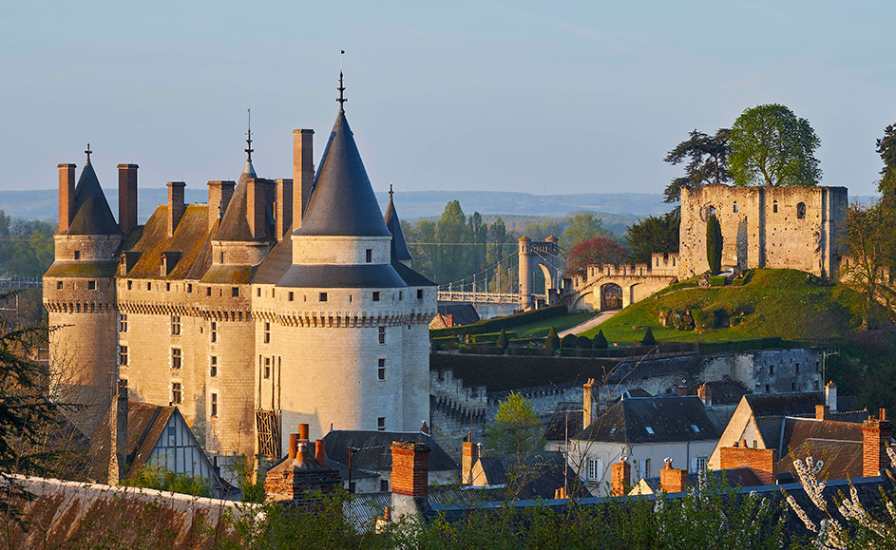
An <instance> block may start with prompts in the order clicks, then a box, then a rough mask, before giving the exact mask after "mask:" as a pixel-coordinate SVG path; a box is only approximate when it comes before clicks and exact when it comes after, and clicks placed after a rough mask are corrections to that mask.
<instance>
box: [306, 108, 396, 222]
mask: <svg viewBox="0 0 896 550" xmlns="http://www.w3.org/2000/svg"><path fill="white" fill-rule="evenodd" d="M294 234H296V235H348V236H359V237H388V236H390V235H391V233H390V232H389V228H387V227H386V223H385V221H383V213H382V211H380V206H379V203H377V200H376V196H375V195H374V193H373V187H372V186H371V184H370V179H369V178H368V177H367V171H366V170H365V169H364V162H363V161H362V160H361V153H360V152H359V151H358V145H357V144H356V143H355V138H354V136H353V135H352V130H351V128H350V127H349V124H348V120H347V119H346V118H345V113H344V112H342V111H340V112H339V114H338V116H337V117H336V123H335V124H334V125H333V130H332V131H331V132H330V138H329V140H328V141H327V145H326V147H325V149H324V153H323V157H322V158H321V162H320V168H319V169H318V171H317V174H316V176H315V184H314V192H313V193H312V194H311V201H310V202H309V203H308V207H307V208H306V210H305V214H304V216H303V217H302V226H301V227H300V228H298V229H296V231H295V233H294Z"/></svg>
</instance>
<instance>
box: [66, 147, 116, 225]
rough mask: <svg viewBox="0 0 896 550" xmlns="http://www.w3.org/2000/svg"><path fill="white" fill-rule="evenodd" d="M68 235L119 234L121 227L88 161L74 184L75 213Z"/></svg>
mask: <svg viewBox="0 0 896 550" xmlns="http://www.w3.org/2000/svg"><path fill="white" fill-rule="evenodd" d="M66 234H68V235H120V234H121V228H119V227H118V222H116V221H115V216H113V215H112V210H111V209H110V208H109V203H108V202H106V195H105V194H104V193H103V189H102V187H100V182H99V180H98V179H97V177H96V172H94V170H93V165H92V164H90V162H89V161H88V162H87V164H86V165H85V166H84V169H83V170H81V177H79V178H78V184H77V185H76V186H75V215H74V216H73V217H72V223H71V224H70V225H69V228H68V231H66Z"/></svg>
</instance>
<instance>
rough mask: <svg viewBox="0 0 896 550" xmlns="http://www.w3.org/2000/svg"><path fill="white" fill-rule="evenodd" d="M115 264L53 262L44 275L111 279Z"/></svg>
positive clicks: (116, 265)
mask: <svg viewBox="0 0 896 550" xmlns="http://www.w3.org/2000/svg"><path fill="white" fill-rule="evenodd" d="M117 267H118V263H117V262H94V261H71V262H67V261H58V260H57V261H55V262H53V265H51V266H50V269H48V270H47V272H46V273H44V276H45V277H111V276H113V275H115V269H116V268H117Z"/></svg>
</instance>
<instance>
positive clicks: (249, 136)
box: [243, 108, 255, 162]
mask: <svg viewBox="0 0 896 550" xmlns="http://www.w3.org/2000/svg"><path fill="white" fill-rule="evenodd" d="M248 111H249V129H248V130H247V131H246V148H245V149H243V150H244V151H245V152H246V159H247V160H248V161H249V162H252V153H253V152H254V151H255V149H253V148H252V109H251V108H250V109H248Z"/></svg>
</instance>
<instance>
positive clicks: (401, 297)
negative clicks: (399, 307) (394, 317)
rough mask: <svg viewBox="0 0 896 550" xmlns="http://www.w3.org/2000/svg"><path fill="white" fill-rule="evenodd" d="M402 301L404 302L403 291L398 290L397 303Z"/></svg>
mask: <svg viewBox="0 0 896 550" xmlns="http://www.w3.org/2000/svg"><path fill="white" fill-rule="evenodd" d="M402 300H404V291H403V290H399V291H398V301H399V302H400V301H402Z"/></svg>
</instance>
